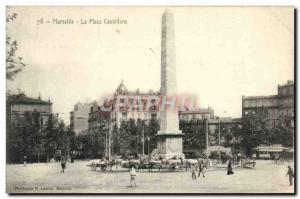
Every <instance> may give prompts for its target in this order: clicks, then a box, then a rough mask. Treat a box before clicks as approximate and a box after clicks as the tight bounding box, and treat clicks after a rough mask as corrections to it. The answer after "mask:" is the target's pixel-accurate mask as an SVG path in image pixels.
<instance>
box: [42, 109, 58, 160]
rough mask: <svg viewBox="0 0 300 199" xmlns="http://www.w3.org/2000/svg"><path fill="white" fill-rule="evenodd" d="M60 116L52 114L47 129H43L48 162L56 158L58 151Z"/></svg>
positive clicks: (43, 143)
mask: <svg viewBox="0 0 300 199" xmlns="http://www.w3.org/2000/svg"><path fill="white" fill-rule="evenodd" d="M59 136H60V135H59V131H58V115H53V114H51V115H50V116H49V118H48V120H47V123H46V127H45V128H44V129H43V140H42V146H43V147H42V148H43V150H44V153H45V154H46V157H47V160H46V161H47V162H49V159H50V158H52V157H54V156H55V153H56V150H57V148H58V138H59Z"/></svg>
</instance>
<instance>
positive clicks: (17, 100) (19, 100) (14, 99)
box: [8, 93, 52, 105]
mask: <svg viewBox="0 0 300 199" xmlns="http://www.w3.org/2000/svg"><path fill="white" fill-rule="evenodd" d="M8 101H9V102H10V103H12V104H48V105H51V104H52V102H51V101H50V100H48V101H44V100H41V98H40V97H38V98H31V97H27V96H26V95H25V94H24V93H21V94H17V95H11V96H9V97H8Z"/></svg>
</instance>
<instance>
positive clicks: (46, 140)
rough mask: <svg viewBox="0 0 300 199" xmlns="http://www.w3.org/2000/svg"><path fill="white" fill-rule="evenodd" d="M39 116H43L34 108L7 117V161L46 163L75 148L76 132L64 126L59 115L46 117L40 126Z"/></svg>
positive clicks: (67, 153)
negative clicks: (43, 123)
mask: <svg viewBox="0 0 300 199" xmlns="http://www.w3.org/2000/svg"><path fill="white" fill-rule="evenodd" d="M8 116H9V115H8ZM41 119H42V116H41V115H40V113H39V112H36V111H34V112H25V114H24V115H19V116H16V118H12V119H7V138H6V142H7V144H6V145H7V162H8V163H20V162H23V161H28V162H40V161H42V162H46V161H49V160H50V159H51V158H59V157H60V156H61V155H69V153H70V151H72V150H74V149H75V145H74V140H75V135H74V133H73V132H72V131H70V129H67V128H65V124H64V122H63V121H62V120H59V119H58V115H50V116H49V117H47V121H46V124H45V125H42V123H41Z"/></svg>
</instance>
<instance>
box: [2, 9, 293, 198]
mask: <svg viewBox="0 0 300 199" xmlns="http://www.w3.org/2000/svg"><path fill="white" fill-rule="evenodd" d="M145 9H149V15H147V16H148V17H143V20H148V22H147V24H146V23H143V21H141V20H139V19H140V18H142V16H144V13H145ZM244 9H245V10H247V12H244ZM7 10H8V12H7V13H8V14H7V19H6V22H7V25H8V27H9V28H8V30H7V38H6V40H7V42H6V44H7V52H8V53H7V59H6V60H7V66H6V73H7V76H6V78H7V84H8V86H7V94H6V135H7V136H6V143H7V144H6V147H7V148H6V150H7V156H6V160H7V161H6V192H7V193H69V194H71V193H124V194H135V193H153V194H155V193H172V194H173V193H186V194H188V193H191V194H193V193H199V194H201V193H203V194H248V193H250V194H251V193H252V194H274V193H278V194H295V185H294V180H295V177H296V176H295V172H294V171H295V169H296V168H294V161H295V157H294V154H295V147H294V146H295V144H296V143H295V140H294V138H295V131H296V127H295V109H294V108H295V107H294V100H295V93H294V90H295V87H296V85H295V83H294V79H293V78H294V70H293V63H292V61H291V60H293V59H292V58H293V55H292V54H291V52H292V49H293V45H291V43H292V42H291V41H292V39H293V34H292V31H291V29H292V27H293V20H294V18H293V14H294V10H293V8H292V7H278V8H267V7H259V8H255V9H253V8H213V9H212V8H204V7H203V8H195V9H187V8H184V7H172V8H164V7H157V8H135V7H130V8H124V9H123V8H104V7H72V8H71V9H69V8H68V9H67V8H65V7H51V8H50V7H43V8H38V7H13V6H12V7H8V8H7ZM270 10H271V11H272V12H270ZM117 11H118V12H117ZM119 12H120V13H122V14H120V16H117V14H116V13H119ZM28 13H34V14H31V15H28ZM53 13H60V14H61V15H62V16H65V17H59V16H55V17H54V16H53ZM133 13H134V14H133ZM150 13H151V14H150ZM216 13H218V14H216ZM274 13H276V15H274ZM91 15H94V16H91ZM109 15H116V16H109ZM266 15H267V16H268V17H265V16H266ZM37 16H39V17H37ZM40 16H42V17H40ZM51 16H52V17H51ZM79 16H80V18H78V17H79ZM138 16H140V17H138ZM274 16H276V17H275V18H274ZM187 17H189V18H190V22H191V24H187V23H183V21H186V20H185V19H186V18H187ZM227 17H229V18H228V19H227ZM94 18H95V19H99V21H97V22H95V23H94V22H92V23H91V22H89V23H88V22H87V21H86V20H85V19H94ZM108 18H109V19H110V20H109V22H107V19H108ZM278 18H282V21H285V22H286V23H285V24H284V25H283V24H282V23H280V22H279V21H278ZM51 19H52V20H51ZM58 19H59V20H58ZM103 19H104V21H103V23H102V21H101V20H103ZM270 20H271V21H272V23H271V22H270ZM32 21H34V22H35V23H33V24H32V23H31V22H32ZM199 21H200V22H201V23H199ZM241 21H242V22H243V23H241ZM252 21H257V22H260V23H253V22H252ZM244 22H245V23H244ZM212 24H213V25H212ZM254 24H255V25H254ZM175 27H176V28H175ZM265 27H268V28H265ZM286 27H288V28H286ZM48 29H50V30H52V31H48ZM33 30H36V31H37V33H35V32H34V31H33ZM222 30H226V31H222ZM270 30H277V31H274V32H270ZM22 31H24V32H29V33H28V35H26V34H25V36H24V35H23V34H19V33H20V32H22ZM194 31H195V33H194ZM74 32H76V33H77V34H74ZM150 32H151V34H149V33H150ZM152 32H153V38H152ZM253 33H258V34H253ZM275 33H276V34H275ZM271 34H272V37H270V35H271ZM36 35H38V36H36ZM40 35H43V36H42V37H41V36H40ZM45 35H46V36H45ZM61 35H65V36H64V37H61ZM70 35H71V36H70ZM234 35H235V36H234ZM26 36H28V38H27V37H26ZM36 37H38V38H39V39H36ZM148 37H149V38H148ZM15 38H16V40H15ZM61 38H64V39H63V40H61ZM154 38H155V39H154ZM17 40H18V41H20V43H21V44H22V43H25V44H23V45H20V47H19V43H18V42H17ZM203 43H204V44H205V45H202V44H203ZM228 44H230V45H228ZM27 45H28V46H29V47H28V46H27ZM262 46H263V47H264V48H262ZM27 48H30V49H33V51H28V50H26V49H27ZM24 49H25V50H24ZM197 49H198V50H197ZM275 49H276V50H275ZM17 52H18V53H21V54H22V55H24V58H26V57H28V59H29V65H28V66H27V64H25V62H24V63H23V57H19V56H17ZM33 52H35V53H33ZM46 52H48V53H46ZM199 52H200V53H199ZM237 53H238V54H239V55H238V54H237ZM48 54H51V55H52V56H53V57H49V56H48ZM46 55H47V56H46ZM212 55H213V56H212ZM279 55H280V56H279ZM283 55H285V56H283ZM46 57H47V59H45V58H46ZM212 57H213V58H212ZM274 57H275V58H277V59H274ZM24 60H26V59H24ZM262 68H263V69H262ZM145 71H147V72H145ZM148 73H149V74H148ZM123 76H124V77H125V78H124V79H125V81H124V79H123ZM120 80H121V81H120ZM132 87H135V88H136V89H133V88H132ZM41 91H43V92H41ZM25 92H26V93H25ZM44 95H46V96H49V97H48V99H46V98H45V96H44ZM36 96H38V97H36ZM84 98H87V100H83V99H84ZM198 172H199V176H198ZM201 172H202V173H201ZM200 174H201V175H202V176H201V175H200ZM204 175H205V177H204ZM197 176H198V177H197ZM295 182H296V180H295ZM135 184H136V185H135Z"/></svg>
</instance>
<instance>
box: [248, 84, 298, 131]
mask: <svg viewBox="0 0 300 199" xmlns="http://www.w3.org/2000/svg"><path fill="white" fill-rule="evenodd" d="M261 108H265V109H266V111H267V120H268V125H269V126H270V127H274V126H276V125H278V124H279V123H280V122H282V121H283V120H285V121H286V120H288V123H290V125H291V126H292V127H294V83H293V81H290V80H289V81H288V82H287V83H286V84H284V85H278V93H277V95H268V96H243V97H242V116H243V117H245V116H246V115H247V114H249V113H250V112H251V113H255V111H256V110H258V109H261Z"/></svg>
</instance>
